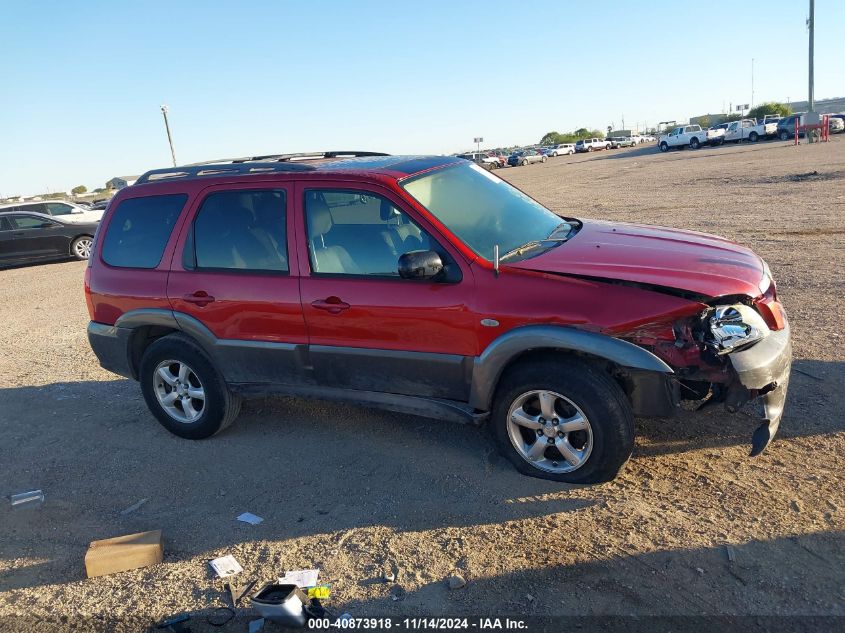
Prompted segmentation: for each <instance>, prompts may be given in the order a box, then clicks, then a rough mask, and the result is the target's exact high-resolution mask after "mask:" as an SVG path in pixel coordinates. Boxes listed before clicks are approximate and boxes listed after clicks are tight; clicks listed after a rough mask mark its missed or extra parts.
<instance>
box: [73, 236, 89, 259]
mask: <svg viewBox="0 0 845 633" xmlns="http://www.w3.org/2000/svg"><path fill="white" fill-rule="evenodd" d="M93 243H94V238H93V237H91V236H90V235H80V236H79V237H77V238H76V239H75V240H73V242H71V244H70V254H71V255H73V256H74V257H75V258H76V259H81V260H86V259H88V258H89V257H91V246H92V244H93Z"/></svg>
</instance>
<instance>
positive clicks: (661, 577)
mask: <svg viewBox="0 0 845 633" xmlns="http://www.w3.org/2000/svg"><path fill="white" fill-rule="evenodd" d="M498 173H499V174H500V175H501V176H503V177H504V178H506V179H508V180H509V181H511V182H513V183H515V184H516V185H518V186H519V187H521V188H523V189H524V190H526V191H527V192H528V193H530V194H531V195H533V196H535V197H536V198H538V199H539V200H540V201H541V202H543V203H544V204H546V205H548V206H549V207H550V208H551V209H553V210H554V211H556V212H558V213H560V214H563V215H571V216H575V217H592V218H601V219H611V220H625V221H635V222H644V223H652V224H660V225H670V226H677V227H682V228H689V229H696V230H701V231H707V232H711V233H716V234H720V235H724V236H727V237H729V238H732V239H734V240H737V241H739V242H742V243H743V244H746V245H749V246H751V247H752V248H754V249H755V250H756V251H757V252H758V253H759V254H760V255H761V256H763V257H764V258H765V259H766V260H767V261H768V262H769V264H770V266H771V268H772V271H773V274H774V277H775V279H776V280H777V282H778V287H779V292H780V294H781V297H782V299H783V301H784V303H785V305H786V308H787V311H788V313H789V316H790V319H791V324H792V328H793V337H794V355H795V363H794V365H793V373H792V376H791V383H790V397H789V400H788V406H787V410H786V414H785V417H784V419H783V422H782V424H781V430H780V435H779V437H778V438H777V439H776V440H775V441H774V443H773V444H772V445H771V446H770V447H769V448H768V450H767V451H766V452H765V453H764V454H763V455H761V456H759V457H757V458H753V459H752V458H749V457H748V456H747V453H748V448H749V439H750V436H751V432H752V430H753V426H754V425H753V424H752V423H750V422H749V421H747V420H743V419H740V418H737V417H732V416H729V415H727V414H725V413H724V412H723V411H722V410H721V409H719V408H714V409H713V410H710V411H709V412H699V413H692V412H685V413H683V414H682V415H681V416H679V417H678V418H677V419H674V420H669V421H667V420H656V419H641V420H638V422H637V432H638V439H637V443H636V447H635V450H634V455H633V457H632V459H631V461H630V462H629V464H628V465H627V467H626V468H625V470H624V471H623V472H622V474H621V475H620V476H619V477H618V478H617V479H616V480H615V481H613V482H611V483H608V484H604V485H599V486H591V487H574V486H566V485H561V484H556V483H552V482H546V481H540V480H536V479H531V478H527V477H524V476H521V475H519V474H517V473H516V472H515V471H514V470H513V468H511V466H510V465H509V464H508V463H507V462H506V461H505V460H504V459H503V458H501V457H499V456H498V455H497V453H496V451H495V450H494V448H493V444H492V442H491V440H490V438H489V437H488V435H487V433H486V432H485V430H484V429H477V428H472V427H468V426H460V425H454V424H449V423H445V422H439V421H435V420H427V419H422V418H413V417H404V416H400V415H396V414H392V413H383V412H379V411H374V410H369V409H364V408H355V407H349V406H338V405H334V404H329V403H323V402H315V401H306V400H300V399H291V398H274V399H265V400H256V401H251V402H249V403H247V404H246V405H245V408H244V411H243V414H242V416H241V418H240V419H239V421H238V422H237V423H236V424H235V425H233V426H232V427H231V428H230V429H229V430H228V431H226V432H225V433H224V434H222V435H220V436H218V437H216V438H214V439H212V440H207V441H201V442H190V441H186V440H180V439H179V438H176V437H174V436H172V435H170V434H169V433H167V432H166V431H165V430H164V429H163V428H162V427H160V426H159V425H158V424H157V423H156V421H155V420H154V418H153V417H152V416H151V415H150V414H149V413H148V412H147V409H146V407H145V405H144V402H143V400H142V397H141V394H140V391H139V388H138V386H137V384H135V383H133V382H131V381H127V380H124V379H122V378H119V377H117V376H114V375H112V374H110V373H108V372H105V371H104V370H102V369H100V368H99V366H98V364H97V362H96V360H95V358H94V356H93V354H92V353H91V351H90V349H89V347H88V344H87V340H86V335H85V326H86V323H87V321H88V314H87V311H86V307H85V301H84V298H83V294H82V276H83V271H84V264H82V263H79V262H68V263H58V264H48V265H39V266H30V267H23V268H17V269H12V270H5V271H0V287H2V301H0V350H2V354H0V482H2V489H3V494H11V493H15V492H21V491H25V490H30V489H34V488H41V489H43V491H44V493H45V495H46V502H45V503H44V504H43V505H42V506H41V507H39V508H28V509H18V510H14V511H12V510H11V509H10V505H9V502H8V500H7V501H6V502H5V503H3V504H0V534H2V538H0V629H3V628H4V627H5V628H21V630H24V629H27V628H28V627H29V626H30V625H32V627H33V628H34V622H35V619H41V618H43V619H47V620H50V621H53V622H56V623H58V624H59V625H67V626H70V624H71V623H77V624H81V625H83V627H84V626H85V625H90V626H91V627H94V628H97V627H100V628H108V629H110V630H112V629H114V630H117V629H120V628H126V629H127V630H140V629H143V628H144V626H146V625H148V624H149V623H151V622H153V621H157V620H160V619H162V618H164V617H166V616H169V615H172V614H174V613H179V612H182V611H191V612H194V613H195V614H196V615H195V618H194V622H195V624H194V626H193V630H204V628H203V627H204V626H205V625H204V624H203V620H202V613H207V612H208V610H209V609H211V608H212V607H215V606H219V605H223V604H226V600H225V598H224V594H223V592H222V582H221V581H220V580H218V579H215V578H213V577H212V574H211V572H210V569H209V567H208V560H209V559H212V558H214V557H217V556H220V555H223V554H227V553H230V554H233V555H234V556H235V557H236V558H237V560H238V561H239V562H240V563H241V564H242V565H243V567H244V568H245V572H244V573H243V574H242V575H241V578H251V579H255V580H257V581H259V583H260V582H264V581H269V580H271V579H273V578H275V577H277V576H278V575H279V574H280V573H281V572H283V571H284V570H293V569H301V568H311V567H317V568H319V569H320V578H321V580H323V581H327V582H330V583H331V584H332V595H331V598H330V599H329V600H328V601H327V605H328V606H329V607H330V608H332V609H334V610H336V611H337V612H342V611H349V612H351V613H353V614H354V615H357V616H379V615H393V616H400V615H402V616H404V615H440V614H475V615H504V614H513V615H521V616H526V615H591V614H614V615H637V616H647V615H679V614H684V615H690V614H700V615H714V614H724V615H754V616H763V615H795V614H798V615H836V616H845V538H843V536H844V535H845V532H843V530H844V529H845V485H843V476H842V473H841V468H842V458H843V456H844V455H845V432H843V430H844V429H845V427H843V420H842V406H841V404H840V403H839V402H838V401H837V400H836V398H837V397H839V396H841V395H842V394H843V391H845V351H843V343H845V335H843V334H842V331H843V328H842V324H841V322H840V320H841V319H842V318H843V316H842V315H844V314H845V282H843V271H845V248H843V247H844V246H845V240H843V238H844V237H845V222H843V213H845V138H840V137H834V139H833V141H832V142H831V143H828V144H823V145H813V146H809V145H801V146H800V147H797V148H796V147H793V146H791V144H788V143H781V142H772V143H766V144H763V143H761V144H752V145H741V146H733V147H720V148H705V149H701V150H699V151H690V150H686V151H676V152H671V153H668V154H659V153H658V152H657V150H656V149H655V148H654V146H646V147H641V148H635V149H630V150H619V151H615V152H600V153H596V154H590V155H585V156H573V157H561V158H555V159H550V160H549V161H548V162H547V163H545V164H542V165H532V166H528V167H517V168H510V169H506V170H502V171H500V172H498ZM142 499H146V500H147V501H146V503H144V504H143V505H142V506H141V507H140V508H138V509H137V510H135V511H134V512H132V513H130V514H127V515H122V514H121V511H122V510H124V509H126V508H128V507H129V506H132V505H133V504H135V503H136V502H138V501H140V500H142ZM245 511H249V512H253V513H255V514H257V515H259V516H261V517H263V518H264V521H263V523H261V524H259V525H256V526H252V525H247V524H245V523H240V522H238V521H236V520H235V517H236V516H237V515H239V514H240V513H242V512H245ZM151 529H161V530H163V531H164V538H165V559H164V563H163V564H160V565H157V566H154V567H151V568H147V569H142V570H137V571H132V572H125V573H121V574H116V575H113V576H105V577H100V578H96V579H91V580H87V579H86V578H85V570H84V565H83V558H84V555H85V550H86V548H87V546H88V543H89V542H90V541H91V540H94V539H101V538H107V537H111V536H116V535H120V534H128V533H132V532H138V531H143V530H151ZM385 572H392V573H394V574H395V576H396V580H395V582H392V583H385V582H381V581H380V579H381V577H382V575H383V573H385ZM453 574H459V575H461V576H462V577H463V578H465V579H466V581H467V585H466V586H465V587H463V588H461V589H456V590H450V589H449V588H448V584H447V580H448V578H449V577H450V576H451V575H453ZM109 618H113V619H114V620H112V621H110V620H108V619H109ZM108 622H111V623H110V624H108ZM840 624H841V621H840ZM228 628H229V630H246V629H245V625H244V624H243V623H242V622H241V623H238V624H237V625H232V626H230V627H228ZM749 628H750V629H751V630H755V628H754V626H753V625H752V626H750V627H749ZM217 630H220V629H217ZM224 630H226V627H224Z"/></svg>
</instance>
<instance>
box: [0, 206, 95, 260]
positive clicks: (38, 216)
mask: <svg viewBox="0 0 845 633" xmlns="http://www.w3.org/2000/svg"><path fill="white" fill-rule="evenodd" d="M96 230H97V223H96V222H89V223H82V222H68V221H67V220H65V219H64V217H63V216H49V215H46V214H44V213H30V212H23V211H14V212H8V213H0V267H3V266H14V265H16V264H25V263H29V262H36V261H44V260H51V259H67V258H68V257H75V258H76V259H88V256H89V255H90V254H91V244H92V242H93V241H94V232H95V231H96Z"/></svg>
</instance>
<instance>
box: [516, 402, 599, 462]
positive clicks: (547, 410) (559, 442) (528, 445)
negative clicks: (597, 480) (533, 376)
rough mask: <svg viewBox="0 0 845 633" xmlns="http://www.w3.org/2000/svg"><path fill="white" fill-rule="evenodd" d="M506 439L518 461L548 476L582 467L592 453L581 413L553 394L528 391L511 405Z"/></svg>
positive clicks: (589, 433)
mask: <svg viewBox="0 0 845 633" xmlns="http://www.w3.org/2000/svg"><path fill="white" fill-rule="evenodd" d="M507 430H508V437H509V438H510V441H511V444H512V445H513V447H514V448H515V449H516V451H517V453H519V455H520V457H522V459H524V460H525V461H526V462H528V463H529V464H531V465H532V466H533V467H534V468H537V469H539V470H542V471H545V472H549V473H556V474H560V473H570V472H572V471H575V470H577V469H579V468H580V467H581V466H583V465H584V464H585V463H586V461H587V460H588V459H589V457H590V453H591V451H592V449H593V431H592V428H591V426H590V422H589V420H588V419H587V416H586V415H585V414H584V412H583V411H582V410H581V409H580V408H579V407H578V406H577V405H576V404H575V403H574V402H572V401H571V400H570V399H569V398H567V397H566V396H562V395H561V394H559V393H556V392H554V391H548V390H545V389H539V390H534V391H529V392H526V393H524V394H522V395H521V396H519V397H518V398H516V399H515V400H514V402H513V404H511V407H510V409H509V410H508V419H507Z"/></svg>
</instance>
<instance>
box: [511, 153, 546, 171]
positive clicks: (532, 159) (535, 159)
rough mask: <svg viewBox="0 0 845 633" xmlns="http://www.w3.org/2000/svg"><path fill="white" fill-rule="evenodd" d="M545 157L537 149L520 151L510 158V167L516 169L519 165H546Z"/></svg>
mask: <svg viewBox="0 0 845 633" xmlns="http://www.w3.org/2000/svg"><path fill="white" fill-rule="evenodd" d="M545 162H546V157H545V155H543V154H541V153H540V152H538V151H537V150H536V149H523V150H518V151H516V152H514V153H513V154H511V155H510V156H509V157H508V165H510V166H511V167H516V166H517V165H522V166H525V165H530V164H531V163H545Z"/></svg>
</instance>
